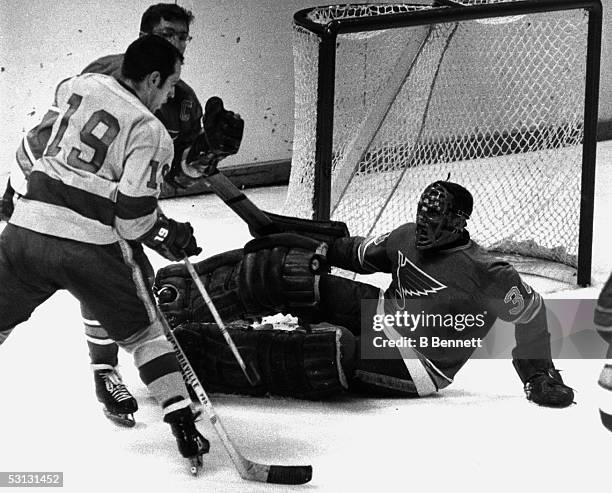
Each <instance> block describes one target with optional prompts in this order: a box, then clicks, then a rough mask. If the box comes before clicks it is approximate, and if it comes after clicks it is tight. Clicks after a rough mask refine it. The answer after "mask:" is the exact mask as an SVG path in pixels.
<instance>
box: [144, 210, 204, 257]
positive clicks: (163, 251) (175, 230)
mask: <svg viewBox="0 0 612 493" xmlns="http://www.w3.org/2000/svg"><path fill="white" fill-rule="evenodd" d="M140 240H141V241H142V242H143V243H144V244H145V245H146V246H148V247H149V248H152V249H153V250H155V251H156V252H157V253H159V254H160V255H161V256H162V257H165V258H167V259H168V260H172V261H173V262H177V261H179V260H182V259H183V257H184V256H185V255H187V256H188V257H190V256H191V255H198V254H199V253H200V252H201V251H202V249H201V248H200V247H199V246H198V245H197V243H196V239H195V238H194V236H193V228H192V227H191V224H190V223H179V222H177V221H175V220H173V219H168V218H167V217H166V216H164V215H163V214H160V215H159V216H158V218H157V222H156V223H155V225H154V226H153V227H152V228H151V229H150V230H149V232H148V233H147V234H146V235H144V236H143V237H141V239H140Z"/></svg>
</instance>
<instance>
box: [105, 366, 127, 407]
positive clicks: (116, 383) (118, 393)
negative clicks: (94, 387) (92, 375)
mask: <svg viewBox="0 0 612 493" xmlns="http://www.w3.org/2000/svg"><path fill="white" fill-rule="evenodd" d="M101 376H102V379H103V380H104V385H106V390H108V392H109V393H110V395H111V396H112V397H113V399H115V401H117V402H121V401H125V400H127V399H131V398H132V395H131V394H130V393H129V392H128V389H127V387H126V386H125V385H124V383H123V380H121V375H119V373H118V372H117V371H116V370H108V371H105V372H102V375H101Z"/></svg>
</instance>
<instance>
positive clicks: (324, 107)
mask: <svg viewBox="0 0 612 493" xmlns="http://www.w3.org/2000/svg"><path fill="white" fill-rule="evenodd" d="M317 8H321V7H317ZM578 9H580V10H585V11H587V12H588V27H587V54H586V56H587V59H586V74H585V77H586V80H585V96H584V120H583V121H584V138H583V142H582V166H581V185H580V191H581V194H580V195H581V197H580V212H579V232H578V265H577V274H576V276H577V284H578V285H580V286H588V285H590V283H591V270H592V241H593V211H594V194H595V162H596V148H597V122H598V103H599V76H600V58H601V31H602V5H601V1H600V0H582V1H580V0H520V1H514V2H507V3H491V4H478V5H469V6H467V5H466V6H450V5H449V6H442V5H440V6H438V5H436V6H432V8H430V9H424V10H415V11H412V12H406V13H392V14H381V15H378V16H365V17H360V18H345V19H335V20H332V21H330V22H328V23H327V24H324V25H323V24H319V23H316V22H313V21H312V20H310V19H309V18H308V14H309V12H311V11H312V10H313V8H308V9H302V10H299V11H297V12H296V13H295V14H294V17H293V19H294V22H295V24H296V25H298V26H300V27H302V28H304V29H306V30H308V31H310V32H312V33H313V34H315V35H317V36H318V37H319V48H318V59H319V64H318V70H317V71H318V73H317V103H316V105H317V117H316V143H315V156H314V193H313V199H312V200H313V204H312V205H313V208H312V210H313V211H314V212H313V214H314V219H321V220H327V219H330V214H331V196H332V184H331V177H332V153H333V135H334V127H333V121H334V98H335V94H334V92H335V74H336V39H337V36H338V35H339V34H348V33H357V32H363V31H375V30H380V29H392V28H402V27H414V26H423V25H432V24H438V23H448V22H462V21H471V20H478V19H486V18H494V17H508V16H519V15H522V14H528V13H529V14H535V13H547V12H558V11H568V10H578Z"/></svg>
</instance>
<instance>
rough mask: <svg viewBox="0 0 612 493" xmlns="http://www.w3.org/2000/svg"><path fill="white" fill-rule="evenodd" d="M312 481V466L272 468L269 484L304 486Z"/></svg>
mask: <svg viewBox="0 0 612 493" xmlns="http://www.w3.org/2000/svg"><path fill="white" fill-rule="evenodd" d="M311 479H312V466H270V470H269V471H268V479H267V482H268V483H274V484H304V483H308V481H310V480H311Z"/></svg>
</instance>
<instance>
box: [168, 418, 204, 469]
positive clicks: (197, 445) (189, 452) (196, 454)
mask: <svg viewBox="0 0 612 493" xmlns="http://www.w3.org/2000/svg"><path fill="white" fill-rule="evenodd" d="M164 421H166V423H169V424H170V427H171V428H172V434H173V435H174V436H175V438H176V443H177V445H178V449H179V452H180V453H181V455H182V456H183V457H185V458H186V459H189V463H190V472H191V474H193V475H194V476H195V475H197V474H198V473H199V471H200V469H201V468H202V465H203V461H202V456H203V455H204V454H207V453H208V450H209V449H210V443H209V442H208V440H206V438H204V437H203V436H202V435H201V434H200V432H199V431H198V430H197V428H196V427H195V416H194V415H193V412H192V411H191V409H190V408H183V409H178V410H176V411H173V412H171V413H169V414H168V415H166V417H165V418H164Z"/></svg>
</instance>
